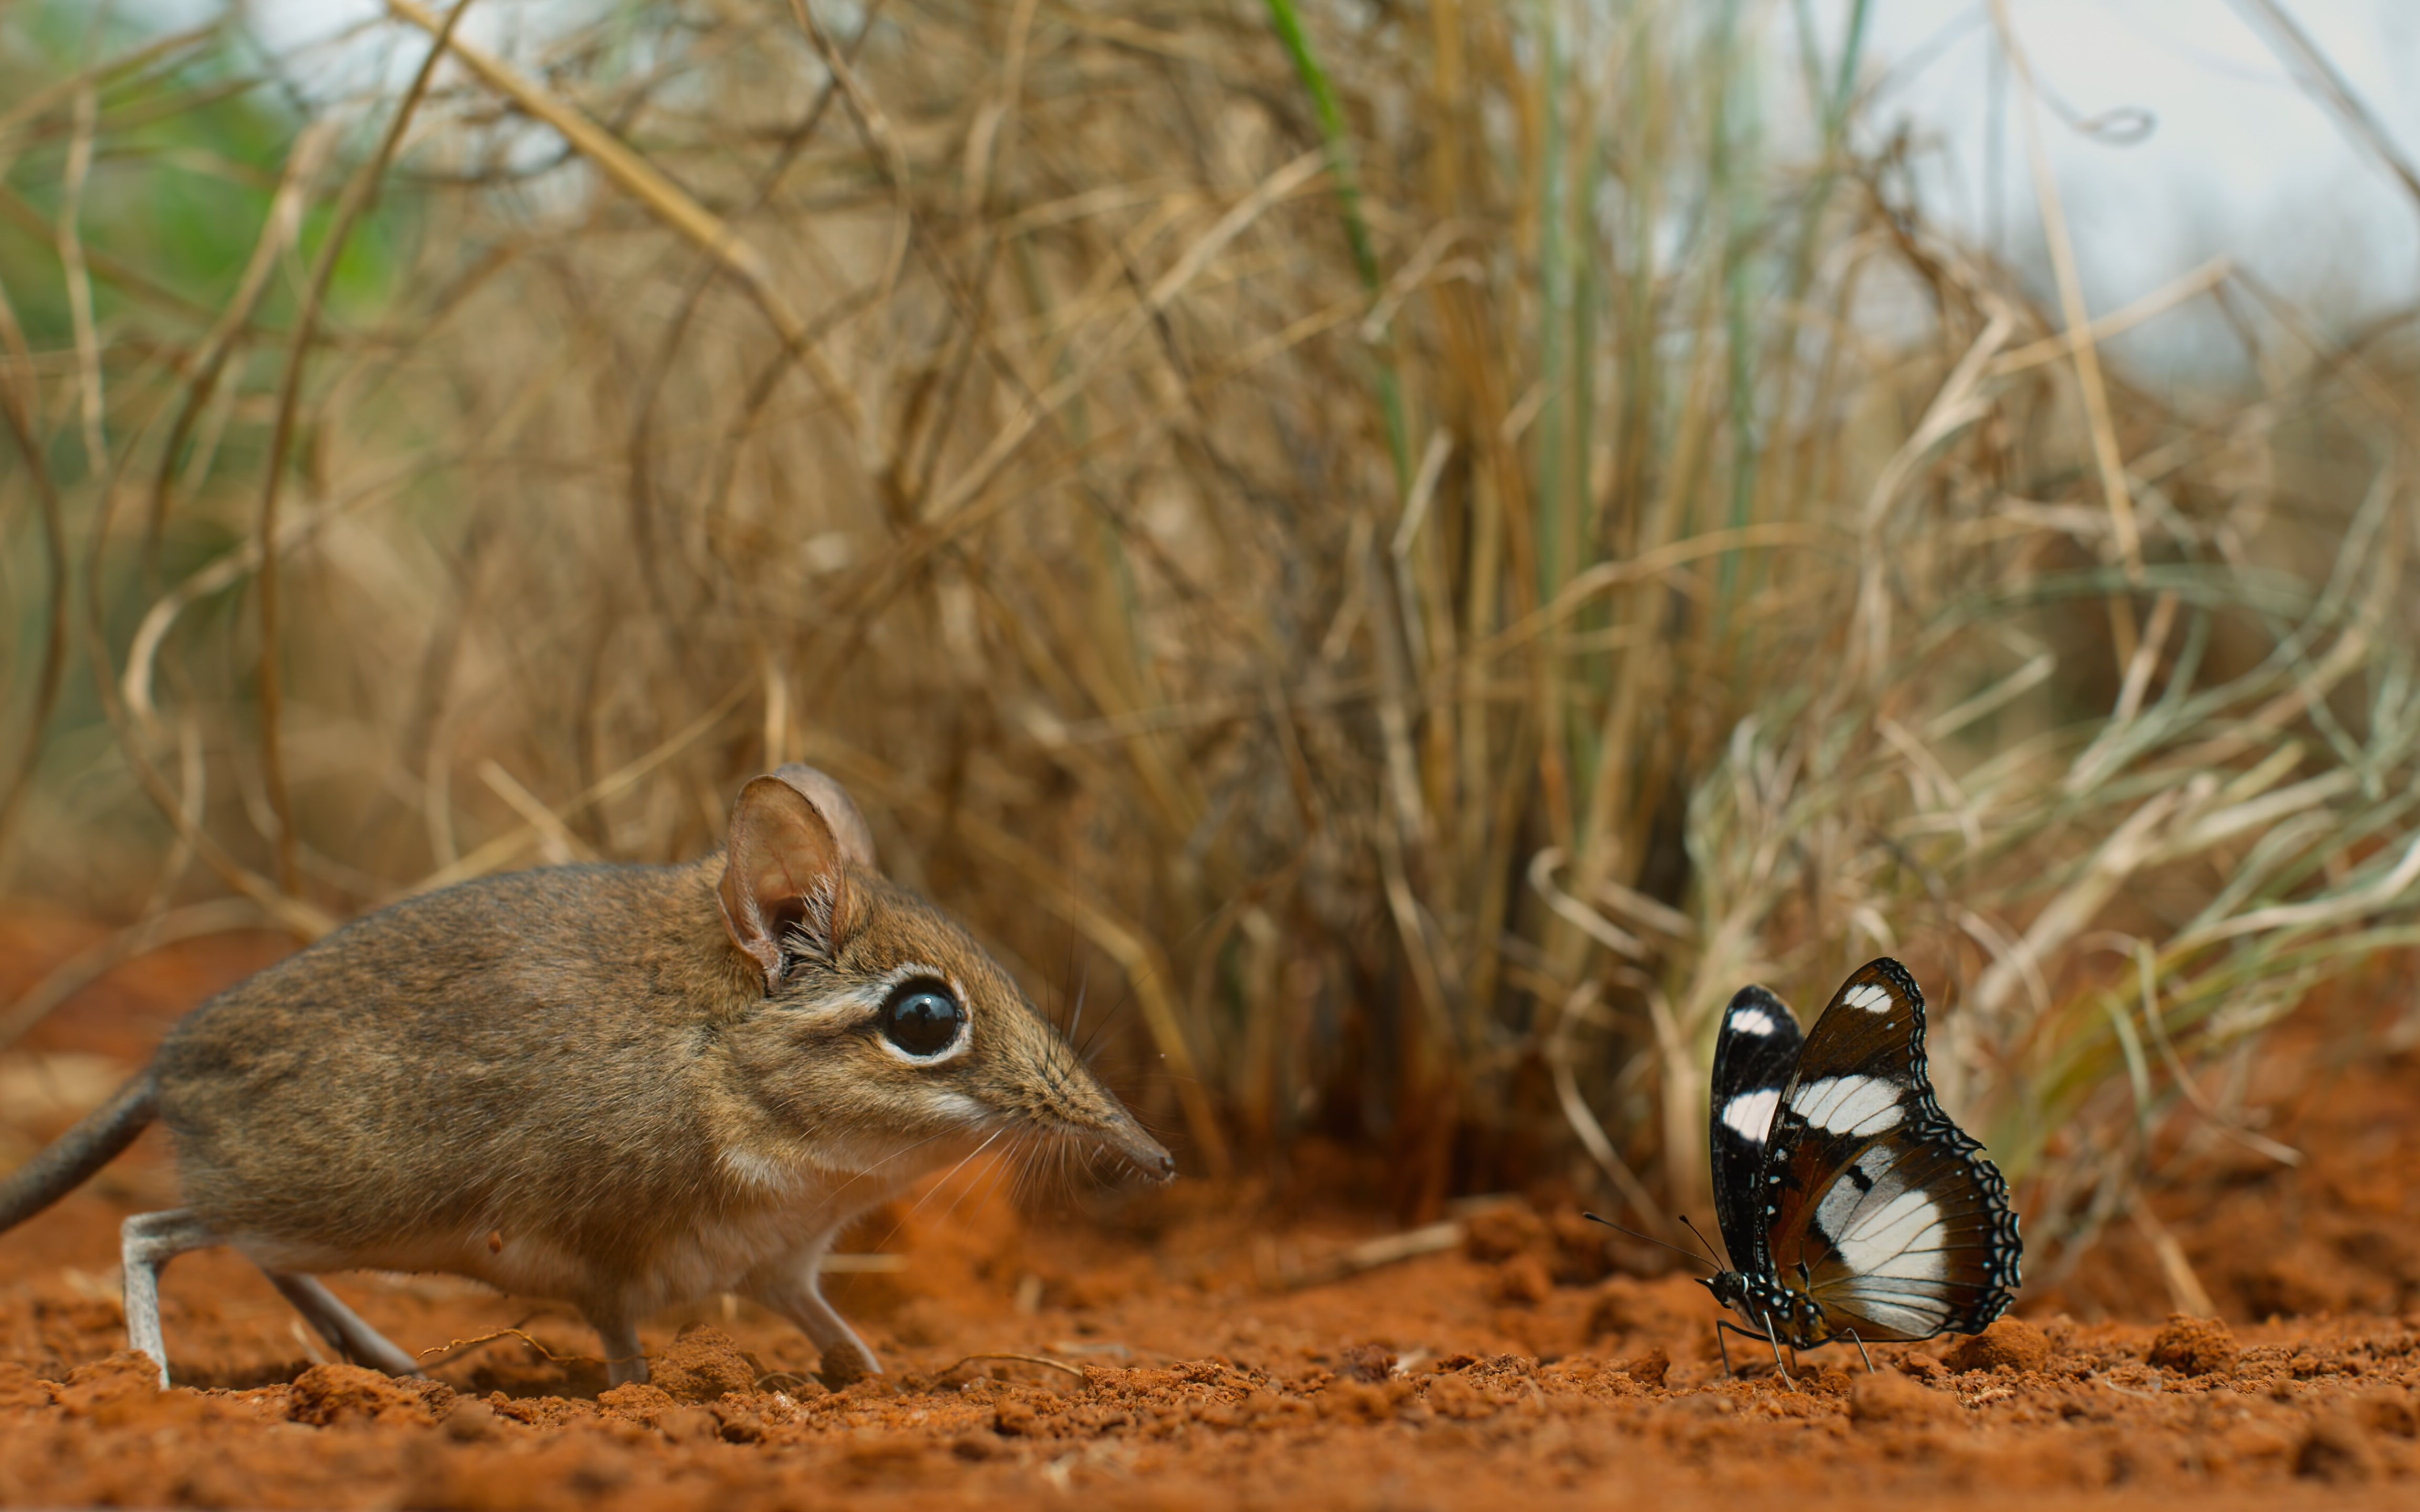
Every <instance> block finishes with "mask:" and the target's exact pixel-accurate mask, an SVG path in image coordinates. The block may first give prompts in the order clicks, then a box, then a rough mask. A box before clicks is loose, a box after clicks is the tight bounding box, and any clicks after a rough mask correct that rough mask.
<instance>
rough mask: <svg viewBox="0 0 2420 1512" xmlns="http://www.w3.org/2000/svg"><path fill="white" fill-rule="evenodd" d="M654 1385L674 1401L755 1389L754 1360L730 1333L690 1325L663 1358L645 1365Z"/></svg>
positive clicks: (716, 1397)
mask: <svg viewBox="0 0 2420 1512" xmlns="http://www.w3.org/2000/svg"><path fill="white" fill-rule="evenodd" d="M648 1369H649V1371H650V1372H651V1375H652V1378H653V1380H654V1382H655V1384H656V1385H657V1386H658V1387H659V1388H660V1389H661V1390H662V1392H663V1393H664V1395H665V1396H670V1397H671V1398H672V1399H673V1400H674V1401H676V1402H711V1401H716V1400H719V1399H720V1398H721V1397H724V1396H729V1395H730V1394H731V1393H733V1392H735V1391H753V1390H755V1389H756V1376H757V1369H756V1365H755V1362H753V1361H752V1360H750V1359H749V1358H748V1356H747V1355H745V1354H743V1353H741V1352H740V1349H739V1346H738V1345H737V1343H736V1342H734V1341H733V1339H732V1337H731V1335H728V1334H726V1333H724V1332H723V1331H722V1330H721V1329H719V1328H709V1327H706V1326H703V1325H697V1324H692V1325H691V1326H690V1327H688V1328H684V1329H682V1330H681V1331H680V1336H679V1337H677V1338H675V1339H674V1340H673V1345H672V1348H671V1349H669V1350H665V1351H664V1353H663V1358H661V1359H660V1360H656V1361H651V1362H650V1363H649V1365H648Z"/></svg>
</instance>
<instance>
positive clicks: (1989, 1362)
mask: <svg viewBox="0 0 2420 1512" xmlns="http://www.w3.org/2000/svg"><path fill="white" fill-rule="evenodd" d="M2049 1363H2050V1335H2047V1334H2045V1333H2043V1332H2042V1331H2041V1330H2040V1329H2039V1328H2037V1327H2035V1326H2034V1325H2033V1324H2031V1323H2029V1322H2027V1321H2025V1320H2024V1319H2022V1318H2002V1319H1997V1320H1996V1321H1994V1322H1993V1324H1992V1326H1991V1327H1989V1328H1987V1329H1985V1330H1983V1332H1981V1333H1980V1334H1977V1335H1973V1336H1971V1337H1968V1338H1964V1339H1961V1340H1960V1341H1959V1342H1958V1343H1957V1344H1956V1345H1955V1346H1954V1347H1952V1348H1951V1350H1950V1351H1949V1353H1948V1355H1947V1358H1945V1359H1944V1360H1943V1361H1942V1362H1941V1364H1942V1367H1943V1368H1944V1369H1945V1370H1950V1371H1964V1370H1999V1369H2009V1370H2015V1371H2019V1372H2024V1371H2034V1370H2040V1368H2041V1367H2042V1366H2043V1365H2048V1364H2049Z"/></svg>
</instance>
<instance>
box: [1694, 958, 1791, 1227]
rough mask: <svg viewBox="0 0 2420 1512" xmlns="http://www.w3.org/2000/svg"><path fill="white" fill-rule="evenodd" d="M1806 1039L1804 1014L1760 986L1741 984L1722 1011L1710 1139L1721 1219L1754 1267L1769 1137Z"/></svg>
mask: <svg viewBox="0 0 2420 1512" xmlns="http://www.w3.org/2000/svg"><path fill="white" fill-rule="evenodd" d="M1805 1043H1806V1038H1805V1036H1804V1035H1802V1034H1801V1033H1800V1032H1799V1028H1798V1018H1797V1015H1795V1014H1793V1013H1792V1012H1791V1011H1790V1008H1789V1005H1788V1004H1786V1003H1784V1002H1782V1000H1781V999H1780V998H1778V997H1776V996H1774V995H1773V994H1771V993H1769V992H1766V991H1765V990H1764V989H1763V988H1761V987H1744V988H1742V989H1740V993H1739V995H1738V996H1736V997H1733V998H1732V999H1731V1003H1730V1007H1729V1008H1728V1009H1725V1010H1724V1011H1723V1026H1722V1032H1721V1033H1720V1034H1719V1035H1718V1036H1716V1038H1715V1040H1714V1089H1713V1097H1712V1100H1711V1105H1710V1107H1709V1110H1708V1111H1709V1113H1710V1115H1711V1117H1710V1119H1709V1124H1710V1126H1711V1129H1712V1134H1711V1135H1710V1137H1709V1139H1708V1141H1707V1144H1708V1148H1709V1149H1711V1150H1712V1151H1713V1155H1714V1220H1715V1222H1716V1223H1717V1224H1719V1225H1720V1226H1721V1227H1722V1231H1723V1247H1724V1248H1725V1249H1728V1250H1730V1257H1731V1264H1732V1265H1733V1266H1736V1267H1744V1268H1749V1269H1755V1268H1757V1267H1759V1266H1760V1265H1761V1263H1762V1262H1763V1260H1764V1258H1765V1257H1764V1254H1763V1242H1764V1198H1763V1196H1762V1195H1761V1193H1762V1188H1763V1174H1762V1173H1763V1170H1764V1152H1765V1145H1766V1139H1767V1136H1768V1135H1769V1134H1771V1133H1772V1128H1773V1115H1774V1110H1775V1109H1776V1108H1778V1107H1779V1106H1780V1105H1781V1093H1782V1089H1783V1088H1785V1087H1787V1086H1788V1085H1789V1082H1790V1074H1791V1072H1792V1071H1793V1070H1795V1069H1796V1067H1797V1065H1798V1053H1799V1050H1800V1047H1801V1046H1803V1045H1804V1044H1805Z"/></svg>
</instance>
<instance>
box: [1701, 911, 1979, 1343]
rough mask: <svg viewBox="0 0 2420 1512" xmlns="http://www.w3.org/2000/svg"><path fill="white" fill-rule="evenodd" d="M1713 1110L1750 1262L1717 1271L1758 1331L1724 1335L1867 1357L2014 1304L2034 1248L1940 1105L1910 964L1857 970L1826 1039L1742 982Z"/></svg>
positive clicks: (1720, 1187) (1734, 1243)
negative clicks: (1844, 1346) (1884, 1344)
mask: <svg viewBox="0 0 2420 1512" xmlns="http://www.w3.org/2000/svg"><path fill="white" fill-rule="evenodd" d="M1711 1113H1712V1118H1711V1119H1710V1123H1711V1128H1712V1142H1713V1156H1714V1217H1715V1220H1716V1222H1717V1223H1718V1224H1719V1226H1720V1227H1721V1229H1722V1235H1723V1246H1724V1248H1726V1249H1727V1250H1729V1251H1730V1258H1731V1264H1732V1265H1733V1266H1734V1267H1736V1269H1732V1270H1722V1271H1718V1272H1717V1273H1715V1274H1714V1275H1712V1276H1707V1277H1702V1278H1700V1279H1701V1282H1702V1284H1703V1285H1704V1286H1705V1287H1706V1288H1707V1289H1708V1290H1710V1291H1712V1292H1713V1293H1714V1300H1715V1301H1717V1302H1719V1303H1721V1304H1723V1305H1724V1306H1726V1307H1729V1308H1730V1310H1731V1311H1733V1312H1735V1313H1737V1314H1738V1315H1739V1316H1740V1317H1741V1318H1743V1319H1746V1320H1747V1321H1748V1322H1749V1323H1750V1324H1752V1325H1754V1326H1753V1327H1752V1328H1746V1329H1743V1328H1738V1327H1736V1326H1734V1325H1732V1324H1730V1323H1729V1322H1728V1321H1725V1322H1723V1323H1719V1324H1717V1325H1716V1327H1717V1329H1718V1330H1719V1329H1721V1328H1730V1330H1731V1332H1733V1333H1737V1334H1745V1335H1747V1336H1749V1337H1751V1338H1754V1339H1757V1340H1759V1341H1761V1342H1763V1343H1767V1344H1770V1345H1772V1346H1773V1350H1774V1364H1775V1365H1776V1366H1778V1365H1780V1363H1781V1347H1782V1346H1783V1345H1788V1346H1789V1347H1790V1348H1791V1350H1792V1351H1795V1350H1802V1349H1810V1348H1812V1347H1814V1346H1816V1345H1819V1344H1828V1343H1831V1342H1832V1341H1834V1340H1836V1339H1848V1340H1852V1341H1854V1342H1855V1343H1856V1344H1857V1346H1858V1349H1859V1351H1860V1352H1863V1350H1864V1347H1865V1346H1866V1345H1867V1344H1869V1343H1872V1342H1875V1341H1878V1340H1901V1341H1904V1340H1913V1339H1928V1338H1931V1337H1932V1336H1933V1335H1936V1334H1945V1333H1954V1334H1976V1333H1980V1332H1981V1331H1982V1330H1983V1328H1984V1327H1985V1326H1986V1325H1988V1324H1989V1323H1990V1322H1991V1321H1992V1319H1995V1318H1997V1317H1999V1316H2000V1314H2001V1313H2002V1312H2003V1311H2004V1310H2006V1309H2007V1307H2008V1305H2009V1300H2010V1299H2011V1298H2012V1297H2013V1296H2014V1295H2015V1293H2016V1289H2017V1287H2018V1286H2019V1284H2020V1282H2021V1280H2022V1277H2021V1276H2020V1274H2019V1261H2020V1260H2021V1259H2022V1257H2023V1256H2024V1242H2023V1241H2022V1240H2021V1239H2020V1238H2019V1237H2018V1234H2017V1214H2016V1210H2015V1209H2014V1208H2013V1207H2011V1206H2010V1205H2009V1186H2008V1182H2006V1181H2005V1180H2001V1177H2000V1172H1999V1168H1998V1167H1997V1166H1995V1165H1993V1164H1992V1162H1991V1158H1990V1157H1989V1156H1987V1155H1986V1154H1984V1152H1983V1147H1982V1146H1981V1145H1980V1144H1978V1143H1977V1142H1976V1141H1975V1140H1974V1139H1973V1138H1972V1137H1970V1136H1969V1135H1968V1134H1967V1133H1966V1131H1964V1130H1963V1129H1961V1128H1959V1127H1958V1125H1957V1124H1956V1123H1954V1122H1952V1121H1951V1120H1950V1119H1949V1116H1948V1115H1947V1114H1946V1113H1944V1112H1942V1111H1941V1104H1940V1103H1937V1102H1935V1101H1934V1100H1933V1095H1932V1083H1931V1080H1930V1079H1928V1078H1927V1076H1926V1075H1925V1062H1924V995H1923V993H1921V992H1920V991H1918V990H1917V988H1916V979H1915V978H1914V977H1912V976H1910V975H1908V972H1907V968H1906V967H1904V966H1902V965H1900V964H1899V963H1898V962H1896V961H1893V960H1890V959H1888V958H1887V957H1885V958H1884V959H1882V960H1879V961H1871V962H1869V963H1867V964H1865V965H1863V966H1860V967H1859V968H1857V970H1856V971H1855V972H1854V974H1852V975H1851V976H1850V978H1849V980H1847V981H1845V982H1843V983H1841V984H1840V990H1839V991H1838V992H1837V993H1835V994H1833V995H1832V1001H1831V1003H1830V1005H1829V1006H1828V1007H1826V1008H1825V1009H1824V1010H1823V1016H1822V1017H1820V1018H1818V1019H1817V1020H1816V1021H1815V1032H1814V1033H1813V1034H1812V1035H1805V1036H1802V1035H1801V1033H1800V1031H1799V1027H1798V1020H1797V1018H1796V1017H1795V1016H1794V1015H1793V1014H1792V1012H1791V1011H1790V1009H1789V1006H1788V1005H1787V1004H1785V1003H1783V1002H1782V1000H1781V999H1780V998H1778V997H1776V996H1775V995H1773V994H1771V993H1769V992H1767V991H1765V990H1764V989H1763V988H1761V987H1747V988H1744V989H1742V990H1741V992H1740V994H1739V995H1737V996H1735V997H1733V998H1732V999H1731V1001H1730V1007H1729V1008H1728V1009H1726V1010H1725V1011H1724V1012H1723V1026H1722V1032H1721V1034H1720V1036H1719V1037H1718V1038H1717V1039H1716V1040H1715V1041H1714V1097H1713V1103H1712V1108H1711ZM1715 1337H1716V1339H1717V1341H1718V1342H1719V1340H1720V1337H1721V1335H1720V1334H1719V1332H1718V1333H1717V1334H1716V1335H1715ZM1724 1361H1725V1368H1726V1370H1728V1368H1729V1362H1730V1353H1729V1351H1728V1350H1726V1351H1725V1353H1724ZM1866 1363H1867V1365H1868V1367H1869V1368H1870V1367H1871V1365H1872V1364H1873V1362H1872V1361H1871V1359H1870V1358H1869V1359H1868V1361H1867V1362H1866ZM1783 1379H1784V1380H1785V1381H1786V1380H1787V1379H1788V1372H1787V1371H1786V1370H1785V1371H1784V1372H1783Z"/></svg>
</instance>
